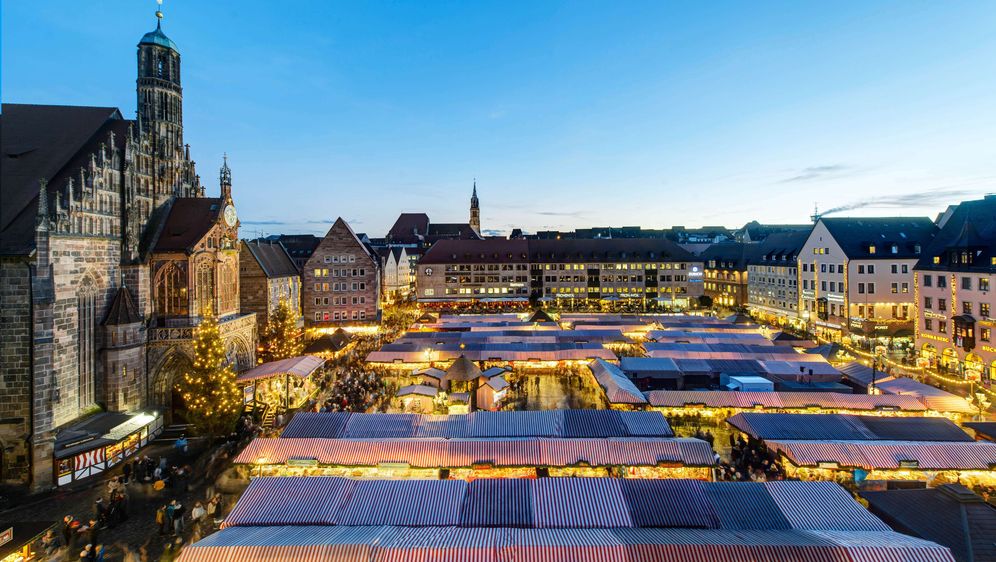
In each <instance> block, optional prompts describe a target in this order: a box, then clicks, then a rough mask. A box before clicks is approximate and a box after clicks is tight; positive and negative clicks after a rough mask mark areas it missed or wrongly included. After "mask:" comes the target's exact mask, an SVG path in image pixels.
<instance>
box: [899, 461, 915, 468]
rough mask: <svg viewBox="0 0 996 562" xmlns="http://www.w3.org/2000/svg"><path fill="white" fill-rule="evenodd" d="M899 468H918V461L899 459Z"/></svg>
mask: <svg viewBox="0 0 996 562" xmlns="http://www.w3.org/2000/svg"><path fill="white" fill-rule="evenodd" d="M899 468H920V461H899Z"/></svg>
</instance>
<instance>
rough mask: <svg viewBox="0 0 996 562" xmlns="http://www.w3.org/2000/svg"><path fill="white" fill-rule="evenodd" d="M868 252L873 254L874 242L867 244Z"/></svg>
mask: <svg viewBox="0 0 996 562" xmlns="http://www.w3.org/2000/svg"><path fill="white" fill-rule="evenodd" d="M868 253H869V254H874V253H875V244H869V245H868Z"/></svg>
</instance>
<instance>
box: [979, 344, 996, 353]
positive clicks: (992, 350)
mask: <svg viewBox="0 0 996 562" xmlns="http://www.w3.org/2000/svg"><path fill="white" fill-rule="evenodd" d="M982 351H988V352H989V353H996V347H993V346H991V345H984V346H982Z"/></svg>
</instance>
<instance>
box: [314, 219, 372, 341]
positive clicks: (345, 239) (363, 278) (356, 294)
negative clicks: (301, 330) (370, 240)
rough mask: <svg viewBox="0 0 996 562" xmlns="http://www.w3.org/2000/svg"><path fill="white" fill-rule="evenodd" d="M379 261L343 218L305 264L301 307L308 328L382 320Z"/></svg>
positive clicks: (337, 221)
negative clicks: (380, 315)
mask: <svg viewBox="0 0 996 562" xmlns="http://www.w3.org/2000/svg"><path fill="white" fill-rule="evenodd" d="M379 270H380V259H379V258H378V257H377V254H376V253H374V251H373V250H372V249H371V248H369V247H368V246H367V245H365V244H364V243H363V242H361V241H360V239H359V238H357V236H356V234H355V233H354V232H353V229H352V228H350V227H349V225H348V224H346V221H344V220H342V218H341V217H340V218H338V219H336V221H335V223H334V224H333V225H332V228H330V229H329V231H328V233H327V234H326V235H325V237H324V238H322V241H321V242H319V243H318V247H317V248H315V251H314V253H312V254H311V257H310V258H308V261H307V263H305V266H304V271H303V272H302V274H301V276H302V278H303V280H302V287H303V288H302V297H301V299H302V303H303V308H304V321H305V324H306V325H308V326H312V327H327V326H336V325H341V324H369V323H371V322H376V321H378V320H379V313H380V302H381V301H380V271H379Z"/></svg>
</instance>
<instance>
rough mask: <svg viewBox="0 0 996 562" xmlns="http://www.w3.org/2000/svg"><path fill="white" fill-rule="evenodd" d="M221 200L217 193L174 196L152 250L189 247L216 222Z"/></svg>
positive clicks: (181, 249)
mask: <svg viewBox="0 0 996 562" xmlns="http://www.w3.org/2000/svg"><path fill="white" fill-rule="evenodd" d="M224 204H225V202H224V201H222V200H221V199H220V198H217V197H177V198H176V199H175V200H174V201H173V205H172V207H171V208H170V210H169V215H167V216H166V223H165V224H164V225H163V228H162V230H161V231H160V233H159V239H158V240H157V241H156V244H155V246H154V249H153V251H156V252H180V251H190V250H191V249H193V247H194V246H195V245H196V244H197V243H198V242H200V241H201V239H203V238H204V236H205V235H206V234H207V233H208V231H209V230H211V228H212V227H213V226H214V225H215V224H216V223H217V222H218V216H219V215H220V214H221V211H222V208H223V207H224Z"/></svg>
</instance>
